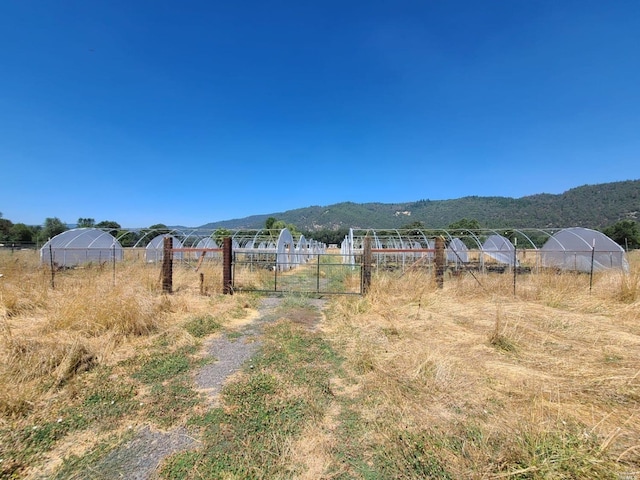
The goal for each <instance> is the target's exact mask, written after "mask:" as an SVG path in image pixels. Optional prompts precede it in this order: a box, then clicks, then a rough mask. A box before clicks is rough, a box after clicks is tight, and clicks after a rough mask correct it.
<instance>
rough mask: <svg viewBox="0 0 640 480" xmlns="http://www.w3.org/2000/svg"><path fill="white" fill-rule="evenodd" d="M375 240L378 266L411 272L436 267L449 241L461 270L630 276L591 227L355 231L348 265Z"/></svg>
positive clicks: (348, 241) (345, 250)
mask: <svg viewBox="0 0 640 480" xmlns="http://www.w3.org/2000/svg"><path fill="white" fill-rule="evenodd" d="M366 237H370V238H371V242H372V251H373V255H374V258H375V259H376V261H377V264H378V266H391V267H392V268H405V267H407V266H409V265H414V264H417V263H418V262H424V261H427V262H430V261H431V259H433V257H434V254H435V240H434V239H435V238H436V237H444V239H445V241H446V261H447V263H448V264H449V265H453V266H455V267H456V268H470V267H475V268H479V269H485V268H491V267H492V266H496V265H497V266H502V267H514V266H515V267H520V266H521V264H523V263H527V264H528V265H530V266H533V267H536V268H538V267H546V268H556V269H560V270H571V271H580V272H589V271H591V269H593V270H594V271H599V270H604V269H619V270H622V271H624V272H628V271H629V262H628V260H627V256H626V253H625V251H624V250H623V249H622V247H621V246H620V245H618V244H617V243H615V242H614V241H613V240H611V239H610V238H609V237H607V236H606V235H604V234H603V233H601V232H598V231H596V230H591V229H588V228H580V227H575V228H565V229H561V230H544V229H531V230H508V231H500V232H499V231H496V230H451V231H448V230H372V229H368V230H354V229H350V230H349V234H348V235H347V236H346V237H345V239H344V240H343V241H342V244H341V248H340V252H341V254H342V258H343V263H348V264H355V259H356V256H358V255H361V254H362V252H363V247H364V239H365V238H366Z"/></svg>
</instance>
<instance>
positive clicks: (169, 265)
mask: <svg viewBox="0 0 640 480" xmlns="http://www.w3.org/2000/svg"><path fill="white" fill-rule="evenodd" d="M172 290H173V238H172V237H165V238H164V242H163V250H162V291H163V292H164V293H171V291H172Z"/></svg>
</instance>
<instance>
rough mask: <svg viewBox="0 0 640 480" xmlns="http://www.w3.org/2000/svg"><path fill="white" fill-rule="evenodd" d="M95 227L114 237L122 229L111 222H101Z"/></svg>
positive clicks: (116, 223) (117, 224)
mask: <svg viewBox="0 0 640 480" xmlns="http://www.w3.org/2000/svg"><path fill="white" fill-rule="evenodd" d="M95 227H96V228H103V229H105V230H108V232H109V233H110V234H111V235H113V236H114V237H117V236H118V232H119V230H120V229H121V228H122V227H121V226H120V224H119V223H118V222H114V221H112V220H103V221H101V222H99V223H96V225H95Z"/></svg>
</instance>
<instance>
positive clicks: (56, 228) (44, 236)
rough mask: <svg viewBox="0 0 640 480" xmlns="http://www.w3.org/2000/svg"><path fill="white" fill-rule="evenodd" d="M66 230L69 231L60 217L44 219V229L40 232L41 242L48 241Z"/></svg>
mask: <svg viewBox="0 0 640 480" xmlns="http://www.w3.org/2000/svg"><path fill="white" fill-rule="evenodd" d="M66 230H68V228H67V226H66V225H65V224H64V223H62V220H60V219H59V218H58V217H47V218H45V219H44V228H43V229H42V230H40V233H39V235H38V237H39V239H40V240H41V241H47V240H48V239H50V238H53V237H55V236H56V235H59V234H60V233H62V232H64V231H66Z"/></svg>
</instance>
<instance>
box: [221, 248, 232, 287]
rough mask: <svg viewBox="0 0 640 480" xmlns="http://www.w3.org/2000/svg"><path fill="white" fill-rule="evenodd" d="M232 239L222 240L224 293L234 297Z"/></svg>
mask: <svg viewBox="0 0 640 480" xmlns="http://www.w3.org/2000/svg"><path fill="white" fill-rule="evenodd" d="M232 253H233V252H232V251H231V237H224V239H223V240H222V293H224V294H225V295H233V281H232V277H231V265H232V258H231V257H232Z"/></svg>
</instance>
